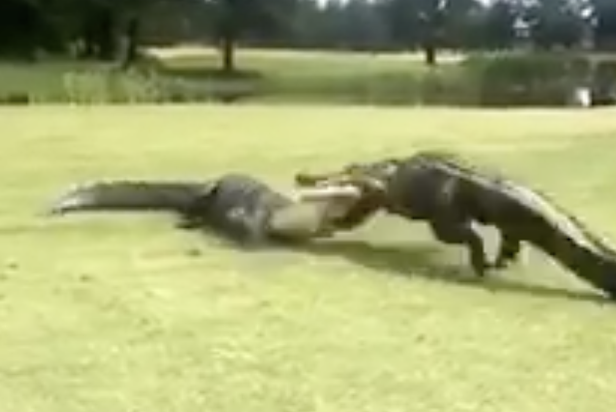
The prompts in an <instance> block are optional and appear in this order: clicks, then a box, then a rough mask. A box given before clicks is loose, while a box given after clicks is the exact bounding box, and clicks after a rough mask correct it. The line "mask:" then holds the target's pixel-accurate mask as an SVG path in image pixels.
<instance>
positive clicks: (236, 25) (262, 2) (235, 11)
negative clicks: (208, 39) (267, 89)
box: [206, 0, 296, 73]
mask: <svg viewBox="0 0 616 412" xmlns="http://www.w3.org/2000/svg"><path fill="white" fill-rule="evenodd" d="M206 2H207V3H209V6H211V7H212V11H213V13H214V15H215V36H216V37H217V38H218V39H219V41H220V47H221V49H222V54H223V63H222V69H223V71H224V72H226V73H230V72H233V71H235V59H234V52H235V45H236V43H237V41H238V40H239V39H240V38H241V36H242V35H244V34H246V33H253V34H259V35H263V36H269V35H272V34H273V33H275V32H277V31H280V30H282V29H283V27H284V26H285V24H284V23H285V22H286V21H289V20H290V19H289V17H290V14H291V13H292V12H293V8H294V7H293V6H294V5H295V2H296V0H209V1H206Z"/></svg>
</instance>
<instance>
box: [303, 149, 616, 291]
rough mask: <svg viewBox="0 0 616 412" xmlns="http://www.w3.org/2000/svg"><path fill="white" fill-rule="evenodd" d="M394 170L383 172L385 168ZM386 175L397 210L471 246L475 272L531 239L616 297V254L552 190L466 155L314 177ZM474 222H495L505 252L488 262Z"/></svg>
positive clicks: (498, 263) (431, 154)
mask: <svg viewBox="0 0 616 412" xmlns="http://www.w3.org/2000/svg"><path fill="white" fill-rule="evenodd" d="M385 170H386V171H387V173H384V171H385ZM362 174H363V175H364V176H366V178H367V179H377V180H380V181H381V183H382V186H383V187H384V188H385V192H386V196H384V198H383V204H382V207H383V209H384V210H386V211H388V212H389V213H391V214H396V215H400V216H403V217H406V218H408V219H410V220H423V221H426V222H427V223H428V224H429V225H430V228H431V229H432V232H433V234H434V235H435V237H436V238H437V239H438V240H440V241H442V242H444V243H446V244H452V245H465V246H466V247H467V249H468V253H469V259H470V262H471V264H472V267H473V269H474V271H475V272H476V273H477V274H478V275H480V276H483V275H484V273H485V271H486V270H487V269H490V268H491V269H502V268H505V267H506V266H508V265H509V264H510V263H511V262H513V261H514V260H517V258H518V256H519V253H520V250H521V247H522V243H523V242H525V243H529V244H532V245H534V246H535V247H537V248H539V249H541V250H542V251H544V252H545V253H547V254H548V255H549V256H551V257H553V258H554V259H555V260H557V261H558V262H559V263H561V265H563V266H565V267H567V268H568V269H570V270H571V271H573V272H574V273H575V274H577V275H578V276H579V277H581V278H583V279H584V280H586V281H588V282H589V283H591V284H593V285H594V286H596V287H598V288H600V289H602V290H603V291H605V292H607V293H608V294H609V295H610V296H616V252H615V251H614V250H613V249H612V248H611V247H610V246H609V245H608V244H607V242H605V241H603V240H601V239H600V238H599V237H598V236H596V235H594V234H592V233H591V231H590V230H589V229H588V228H587V227H586V226H585V225H583V224H582V223H581V222H580V221H579V220H578V219H576V218H574V217H573V216H571V215H570V214H569V213H567V212H565V211H564V210H563V209H562V208H560V207H559V206H557V205H556V204H555V202H553V201H552V200H550V199H549V198H548V197H547V196H545V195H543V194H540V193H539V192H537V191H535V190H532V189H530V188H528V187H526V186H525V185H522V184H521V183H518V182H515V181H513V180H511V179H509V178H506V177H504V176H502V175H500V174H498V173H496V172H493V171H488V170H485V169H483V168H482V169H479V168H477V167H476V166H474V165H472V164H470V163H469V162H466V161H464V160H463V159H462V158H461V157H460V156H457V155H455V154H452V153H449V152H442V151H424V152H419V153H416V154H415V155H413V156H410V157H407V158H404V159H388V160H386V161H380V162H373V163H365V164H354V165H350V166H345V167H343V168H342V169H341V171H339V172H334V173H330V174H325V175H321V176H319V175H314V177H315V178H314V179H313V181H312V182H306V183H305V184H311V185H318V184H322V182H330V183H331V182H334V181H339V180H341V179H344V178H349V176H350V175H353V177H354V178H355V179H357V178H358V177H359V176H361V175H362ZM474 223H480V224H484V225H491V226H494V227H495V228H496V229H497V230H498V231H499V232H500V235H501V242H500V247H499V251H498V256H497V257H496V259H495V260H494V262H489V261H488V259H487V256H486V253H485V247H484V242H483V240H482V237H481V235H480V233H479V232H478V231H477V229H476V228H474Z"/></svg>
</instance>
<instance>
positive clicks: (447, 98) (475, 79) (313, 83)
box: [0, 53, 616, 107]
mask: <svg viewBox="0 0 616 412" xmlns="http://www.w3.org/2000/svg"><path fill="white" fill-rule="evenodd" d="M4 71H5V73H2V76H0V101H1V102H4V103H6V104H18V103H21V104H26V103H36V102H60V103H62V102H64V103H76V104H92V103H96V104H105V103H172V102H219V101H224V102H238V101H239V102H241V101H263V102H315V103H318V102H324V103H327V102H330V103H354V104H374V105H379V104H380V105H434V104H439V105H460V106H496V107H498V106H564V105H566V104H568V101H569V99H570V96H571V94H572V92H573V90H574V88H575V87H578V86H581V85H587V86H590V87H592V88H593V90H594V91H595V96H596V97H597V98H598V100H599V101H603V102H608V101H609V99H610V97H609V95H610V93H611V91H612V90H613V89H614V85H615V84H616V61H613V60H610V59H604V60H597V59H594V58H591V57H584V56H579V55H575V54H568V53H545V54H539V53H535V54H529V53H493V54H478V55H471V56H469V57H468V58H467V59H466V60H465V61H463V62H462V63H459V64H447V65H442V66H438V67H436V68H433V69H429V68H424V67H423V66H420V68H417V67H415V68H413V69H409V70H408V71H392V72H387V71H383V72H371V73H358V74H354V73H352V72H351V73H344V74H342V75H341V74H339V73H328V72H327V71H326V70H322V71H319V72H318V73H315V74H314V75H313V74H303V75H302V76H285V75H284V74H283V75H280V74H279V73H278V74H268V73H260V74H255V73H252V74H250V75H236V76H219V75H216V74H215V73H211V74H208V73H206V72H205V70H204V75H203V76H197V77H195V76H182V75H181V73H180V74H178V73H173V74H172V73H169V72H165V71H164V70H162V69H161V68H160V67H159V66H156V67H149V68H147V69H139V70H133V71H130V72H123V71H119V70H117V69H114V68H112V67H102V66H100V67H87V66H82V67H77V68H75V67H72V66H70V65H63V66H61V65H60V66H59V65H58V64H55V65H46V64H44V63H41V64H36V65H30V66H28V67H26V68H25V70H24V67H16V68H14V70H13V71H12V72H11V71H10V70H9V71H8V72H7V70H6V68H5V69H4Z"/></svg>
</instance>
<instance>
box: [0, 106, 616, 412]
mask: <svg viewBox="0 0 616 412" xmlns="http://www.w3.org/2000/svg"><path fill="white" fill-rule="evenodd" d="M615 115H616V113H615V112H614V111H610V110H593V111H552V112H550V111H530V110H528V111H524V110H520V111H511V112H506V111H503V112H497V111H483V112H480V111H470V110H468V111H454V110H408V109H407V110H378V109H368V108H364V109H358V108H337V109H333V108H329V109H324V108H323V109H321V108H316V107H307V106H305V107H295V108H285V107H281V108H277V109H271V108H270V109H268V108H264V107H258V106H246V107H229V108H219V107H215V106H212V107H208V108H196V107H182V106H179V107H174V108H156V107H140V108H113V107H107V108H103V107H98V108H65V109H62V108H54V107H49V106H48V107H44V106H41V107H37V108H32V109H27V110H24V109H22V110H19V109H6V108H5V109H2V110H1V111H0V123H2V128H3V129H2V130H3V139H2V143H1V147H0V149H1V150H0V156H2V158H1V162H0V185H1V187H2V188H3V193H2V195H3V201H2V202H1V203H0V248H1V250H2V256H1V258H0V265H1V268H2V269H1V271H0V336H1V339H0V405H1V406H2V410H6V411H15V412H22V411H23V412H25V411H28V412H30V411H32V412H52V411H53V412H90V411H96V412H109V411H148V412H158V411H160V412H169V411H197V410H201V411H217V412H237V411H243V412H253V411H254V412H272V411H320V412H342V411H353V412H356V411H357V412H359V411H374V412H382V411H426V412H429V411H449V412H456V411H470V410H472V411H486V412H488V411H489V412H492V411H495V410H500V411H512V412H523V411H528V412H546V411H558V412H567V411H582V410H585V411H586V410H587V411H591V410H592V411H596V412H600V411H611V410H614V408H615V407H616V396H615V395H616V372H615V371H616V352H615V351H614V345H615V344H616V338H615V336H616V324H615V322H614V316H616V308H615V307H613V306H609V305H604V304H601V303H600V302H598V301H596V300H595V299H593V297H594V296H597V295H598V293H597V292H595V291H594V290H591V289H590V288H589V287H588V286H586V285H585V284H583V283H581V282H580V281H578V280H577V279H576V278H575V277H574V276H573V275H571V274H569V273H567V272H565V271H563V270H561V269H559V268H558V267H557V266H556V265H554V264H552V263H550V262H549V261H548V260H547V259H546V258H545V257H544V256H542V255H540V254H539V253H536V252H532V251H530V252H527V253H526V254H525V258H524V262H523V263H522V264H521V265H519V266H516V267H514V268H512V269H511V270H508V271H506V272H505V273H503V274H501V275H498V276H495V277H493V278H491V279H488V280H487V281H486V282H484V283H482V282H477V281H473V280H472V275H471V274H470V273H469V271H468V270H467V265H466V260H465V256H464V254H463V252H462V250H460V249H457V248H451V247H446V246H443V245H441V244H438V243H437V242H435V241H434V240H433V239H432V237H431V236H430V234H429V233H428V231H427V229H426V227H425V225H423V224H420V223H410V222H405V221H402V220H399V219H396V218H393V217H386V216H382V217H379V218H378V219H376V220H375V221H373V222H370V224H368V225H367V226H365V227H362V228H361V229H359V230H358V231H356V232H354V233H350V234H346V235H344V236H340V237H339V238H338V239H337V240H336V243H335V244H332V245H330V246H325V247H320V248H317V249H316V250H314V251H313V252H308V251H306V252H290V251H285V250H282V249H280V250H277V251H268V252H263V253H247V252H241V251H238V250H234V249H232V248H230V247H228V246H225V245H224V244H223V243H221V242H219V241H216V240H215V239H212V238H208V237H203V236H200V235H197V234H190V233H184V232H179V231H175V230H174V229H173V228H172V220H171V219H170V218H167V217H164V216H140V215H126V216H119V215H115V216H110V215H103V214H101V215H96V216H94V215H82V216H72V217H68V216H67V217H66V218H64V219H51V218H46V217H44V216H42V215H41V212H42V211H43V210H44V208H45V205H47V204H49V202H50V201H51V200H53V199H54V197H55V196H58V195H59V194H60V193H61V192H62V191H63V190H65V189H66V188H67V186H69V185H70V184H71V183H74V182H79V181H84V180H89V179H94V178H111V177H134V178H138V177H140V178H144V177H149V178H178V177H198V176H202V177H208V176H216V175H218V174H220V173H223V172H225V171H231V170H245V171H249V172H251V173H253V174H255V175H257V176H260V177H262V178H264V179H267V180H268V181H270V182H271V183H272V184H273V185H276V186H278V187H280V188H281V189H285V188H288V187H289V186H290V180H291V176H292V174H293V173H294V172H295V171H297V170H298V169H300V168H303V169H319V168H326V167H327V168H329V167H336V166H337V165H339V164H341V163H343V162H347V161H350V160H361V159H372V158H378V157H381V156H389V155H401V154H405V153H412V152H413V151H414V150H416V149H418V148H435V147H441V148H442V147H448V148H452V149H455V150H459V151H462V152H464V153H466V154H468V155H469V156H470V157H471V158H474V159H477V161H481V162H482V163H484V164H487V165H493V166H497V167H500V168H502V169H504V170H505V171H507V172H508V173H509V174H511V175H513V176H516V177H518V178H520V179H522V180H524V181H528V182H531V183H532V184H533V186H534V187H537V188H540V189H544V190H546V191H547V192H549V193H551V194H552V195H553V196H554V197H555V198H556V199H559V200H560V203H562V205H563V206H565V207H567V208H568V209H569V210H571V211H573V212H574V213H575V214H577V215H578V216H579V217H580V218H581V219H582V220H584V221H585V222H587V223H588V225H589V226H590V227H592V228H594V229H595V230H596V231H597V232H599V233H600V234H602V235H604V236H606V237H608V238H610V239H612V240H613V241H614V243H616V217H615V216H614V213H613V211H614V208H613V204H614V202H615V201H616V197H615V195H614V193H616V168H615V167H614V165H615V164H616V141H614V140H613V136H614V134H615V133H616V121H615V120H614V119H615V118H616V117H615ZM318 250H320V252H318Z"/></svg>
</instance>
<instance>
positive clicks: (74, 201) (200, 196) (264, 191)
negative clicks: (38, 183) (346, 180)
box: [48, 173, 380, 245]
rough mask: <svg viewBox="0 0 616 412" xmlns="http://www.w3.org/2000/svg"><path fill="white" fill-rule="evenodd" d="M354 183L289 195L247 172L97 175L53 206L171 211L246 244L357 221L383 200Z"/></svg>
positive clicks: (319, 232)
mask: <svg viewBox="0 0 616 412" xmlns="http://www.w3.org/2000/svg"><path fill="white" fill-rule="evenodd" d="M370 201H371V200H370V199H369V198H367V197H365V196H362V195H361V191H360V189H359V188H358V187H352V186H349V185H346V186H340V187H333V186H331V185H330V186H329V187H328V188H324V189H313V190H310V189H304V190H303V191H300V192H299V193H298V197H297V198H291V197H290V196H287V195H284V194H282V193H280V192H278V191H276V190H274V189H273V188H271V187H270V186H269V185H267V184H265V183H264V182H262V181H260V180H258V179H255V178H253V177H251V176H249V175H246V174H242V173H229V174H225V175H222V176H221V177H219V178H217V179H213V180H206V181H131V180H116V181H95V182H91V183H86V184H81V185H76V186H75V187H73V188H71V189H69V190H68V191H67V192H66V193H65V194H63V195H62V196H61V197H60V198H59V199H58V200H56V201H55V202H54V203H53V204H52V206H51V207H50V208H49V210H48V212H49V214H50V215H54V216H58V215H65V214H67V213H74V212H86V211H141V212H144V211H150V212H156V211H158V212H171V213H173V214H175V215H176V216H178V217H179V220H178V222H177V226H178V227H179V228H183V229H187V230H193V229H205V230H208V231H212V232H214V233H217V234H219V235H222V236H223V237H226V238H228V239H230V240H233V241H236V242H238V243H239V244H243V245H259V244H267V243H271V242H276V243H279V242H291V243H293V242H302V241H307V240H309V239H313V238H324V237H331V236H332V235H333V233H335V232H336V231H339V230H345V227H354V225H355V224H356V222H358V220H360V219H365V218H366V217H364V216H365V215H366V214H368V213H370V212H371V211H376V210H378V209H379V208H380V204H375V205H374V206H370V205H369V204H368V203H369V202H370Z"/></svg>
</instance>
